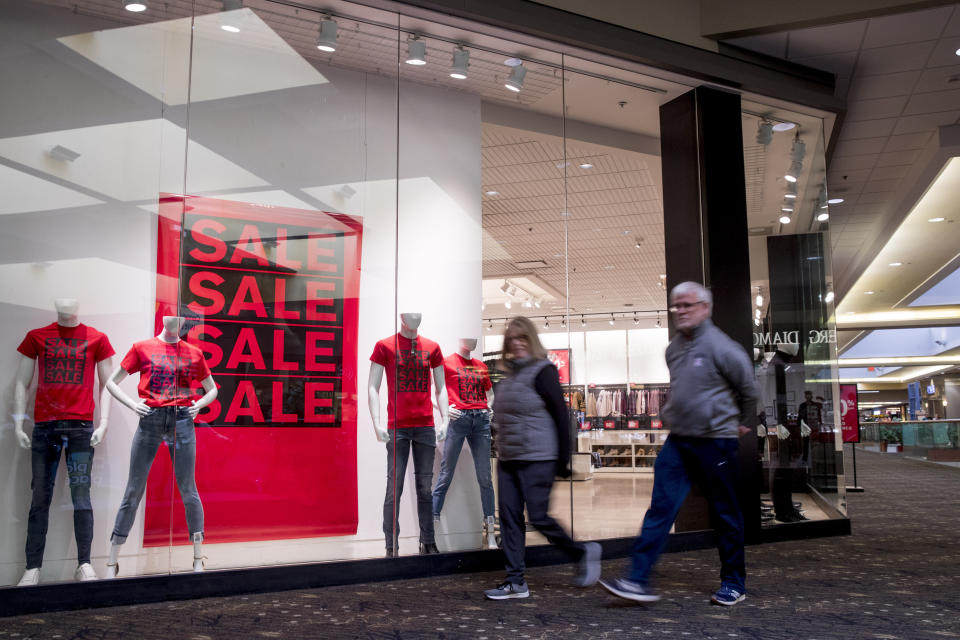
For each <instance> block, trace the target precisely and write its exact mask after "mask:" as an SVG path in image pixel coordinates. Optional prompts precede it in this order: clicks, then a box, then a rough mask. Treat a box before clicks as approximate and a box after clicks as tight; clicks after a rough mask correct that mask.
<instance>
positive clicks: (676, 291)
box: [670, 280, 713, 309]
mask: <svg viewBox="0 0 960 640" xmlns="http://www.w3.org/2000/svg"><path fill="white" fill-rule="evenodd" d="M688 293H692V294H693V295H695V296H696V297H697V301H698V302H706V303H707V306H708V307H710V308H711V309H713V294H712V293H710V289H707V288H706V287H705V286H703V285H702V284H700V283H699V282H693V281H692V280H687V281H686V282H681V283H680V284H678V285H677V286H675V287H674V288H673V289H672V290H671V291H670V300H671V301H672V300H673V299H674V298H676V297H677V296H682V295H686V294H688Z"/></svg>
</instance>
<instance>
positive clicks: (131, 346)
mask: <svg viewBox="0 0 960 640" xmlns="http://www.w3.org/2000/svg"><path fill="white" fill-rule="evenodd" d="M141 5H142V10H139V11H135V10H134V9H135V8H137V9H139V8H141ZM0 24H3V25H4V27H3V32H4V33H5V34H6V37H7V42H8V43H9V44H10V45H11V46H8V47H7V48H5V49H4V52H3V53H0V66H2V68H3V70H4V73H5V74H7V77H8V82H7V84H8V85H9V86H17V87H21V89H20V90H18V91H9V92H4V94H3V95H2V96H0V110H2V113H3V118H0V157H2V159H3V162H2V163H0V181H2V183H3V184H4V185H5V196H6V197H5V198H4V202H3V204H0V213H2V214H3V215H2V216H0V228H2V234H0V242H2V243H3V249H4V250H3V252H2V255H3V257H4V258H3V269H4V270H5V273H4V278H3V281H4V287H3V300H2V302H3V307H2V309H0V313H2V317H3V325H4V326H5V327H6V328H7V331H6V332H5V333H4V335H5V338H4V340H5V341H6V342H5V345H4V347H3V349H2V353H3V354H4V355H2V356H0V359H2V361H3V362H4V363H5V366H4V367H3V371H5V372H7V373H6V374H5V375H4V376H2V377H0V384H2V385H3V389H4V394H3V396H2V397H3V408H4V409H5V415H6V416H8V417H7V419H6V423H5V424H6V426H7V429H6V433H7V437H6V439H5V442H6V444H7V446H5V447H2V448H0V456H2V458H0V460H2V462H3V463H4V466H5V468H7V469H8V470H9V481H8V482H5V483H4V485H3V488H2V491H0V502H2V505H3V513H4V514H5V515H4V517H3V518H2V519H0V585H3V586H11V587H12V586H15V585H21V586H23V587H29V586H33V585H36V584H51V583H57V582H70V581H89V580H94V579H124V578H129V577H134V576H151V575H164V574H171V573H172V574H179V573H200V572H208V571H217V570H226V569H236V568H249V567H264V566H276V565H292V564H302V563H318V562H337V561H344V560H359V559H376V560H378V561H380V560H382V561H385V562H389V561H390V560H389V559H390V558H393V557H396V556H401V555H420V554H423V555H429V554H434V553H453V552H461V551H474V550H496V549H497V548H498V547H499V546H500V545H501V542H502V540H501V538H502V536H501V533H502V531H501V522H500V514H499V505H498V499H499V495H500V493H499V490H500V487H499V479H498V478H499V464H498V463H499V460H498V457H497V434H498V422H497V415H496V413H495V411H494V407H495V406H496V397H497V389H498V384H500V383H501V382H502V380H503V378H504V374H505V371H506V369H505V367H506V362H505V361H506V360H508V359H509V358H506V357H505V354H504V352H503V337H504V333H505V328H506V326H507V324H508V322H509V320H510V319H511V318H513V317H515V316H524V317H526V318H528V319H530V320H531V321H532V322H533V325H534V327H535V328H536V331H537V334H538V340H539V342H540V343H541V344H542V346H543V348H544V351H545V352H546V357H547V358H548V359H549V364H547V365H545V366H548V367H550V368H551V371H552V370H553V369H555V370H556V375H557V379H558V380H559V382H560V385H561V388H562V394H563V397H564V400H565V404H566V418H565V419H566V420H567V422H568V426H569V430H568V435H569V439H570V443H571V449H572V455H571V461H570V471H571V474H570V476H569V477H567V478H563V479H558V480H556V481H555V483H554V484H553V488H552V493H551V502H550V515H551V517H553V518H554V519H555V520H556V521H557V522H558V523H559V524H560V525H561V526H563V527H564V528H565V529H566V530H568V531H569V532H571V533H572V535H573V537H574V538H576V539H579V540H588V539H589V540H596V539H604V538H629V537H632V536H634V535H635V534H636V533H637V531H638V530H639V527H640V524H641V522H642V520H643V515H644V512H645V510H646V508H647V506H648V504H649V500H650V491H651V487H652V478H653V473H652V471H653V468H654V464H655V462H656V458H657V455H658V452H659V451H660V450H661V448H662V447H663V445H664V443H665V441H666V438H667V437H668V436H669V425H668V424H664V422H663V420H662V408H663V406H664V405H665V403H667V402H668V401H669V398H670V388H669V375H668V372H667V370H666V365H665V363H664V360H663V353H664V350H665V348H666V346H667V344H668V342H669V340H670V335H671V334H670V330H669V326H668V325H669V320H668V312H667V308H666V307H667V294H668V291H667V288H666V279H667V274H666V272H665V264H666V263H665V258H664V255H665V245H666V239H665V237H664V224H663V215H664V214H663V197H662V193H663V185H662V178H661V168H660V164H661V153H662V151H661V148H660V140H659V126H660V125H659V115H658V111H659V108H660V107H661V106H662V105H663V104H665V103H667V102H668V101H670V100H672V99H674V98H676V97H678V96H680V95H682V94H684V93H686V92H688V91H689V90H690V89H691V88H692V87H693V86H695V85H696V84H697V82H696V81H694V80H691V79H687V78H682V77H679V76H677V75H676V74H675V73H671V72H666V71H662V70H657V69H653V68H649V67H645V66H641V65H638V64H633V63H626V62H623V61H617V60H612V59H610V60H607V61H606V62H605V63H600V62H598V61H597V59H593V58H589V56H580V55H575V54H574V53H571V51H570V50H568V49H567V48H564V47H560V46H559V45H554V44H552V43H549V42H546V41H543V42H541V41H534V40H532V39H530V38H527V37H522V36H520V35H517V36H516V37H511V36H510V35H509V34H506V33H499V34H498V35H496V36H494V35H491V32H490V30H489V29H481V28H479V26H478V28H477V30H471V29H468V28H466V27H464V26H463V25H458V26H451V25H450V24H447V23H445V22H443V21H439V20H438V21H436V22H432V21H430V20H427V19H424V18H416V19H414V18H412V17H409V16H406V15H403V13H402V12H391V11H386V10H383V9H379V8H372V7H368V6H364V5H362V4H355V3H351V2H345V1H340V0H335V1H333V2H329V3H327V5H325V7H324V8H323V10H320V9H311V8H307V7H304V6H300V5H296V4H295V3H294V4H291V3H288V2H272V1H271V0H258V1H257V2H239V1H238V2H226V1H221V0H203V1H198V2H195V3H160V2H154V1H153V0H145V1H144V2H143V3H139V4H138V3H121V2H114V3H112V4H111V5H110V6H109V7H107V6H106V5H105V3H102V2H95V1H93V0H71V1H70V2H64V1H62V0H29V1H25V2H6V3H2V4H0ZM747 111H750V113H753V112H754V111H756V112H757V113H760V112H762V111H764V110H763V108H762V105H759V106H758V105H752V106H750V108H749V109H747V107H745V114H746V115H745V116H744V117H745V120H744V131H745V139H746V137H748V135H747V130H748V129H749V127H751V126H754V124H751V122H753V121H750V122H748V119H749V118H753V117H754V116H751V115H749V114H747ZM805 118H806V119H804V120H803V124H802V127H803V128H802V132H803V135H802V136H801V138H802V139H803V140H805V141H806V144H807V149H808V156H807V161H808V162H809V161H810V159H811V158H814V157H815V158H819V162H820V165H819V169H816V168H813V169H808V171H809V172H810V175H809V176H805V177H803V178H802V179H801V180H800V181H799V185H800V187H801V189H800V191H798V192H797V193H798V195H800V196H801V197H802V198H803V199H804V202H806V203H807V204H809V205H811V206H812V205H813V204H815V202H816V199H817V193H818V192H817V187H816V186H815V185H816V184H818V183H815V182H814V177H815V176H814V173H815V172H817V171H819V172H820V176H821V178H822V153H823V151H822V145H823V140H822V134H821V133H819V128H818V127H819V120H818V119H817V118H815V117H813V116H805ZM797 121H799V119H797ZM808 132H812V133H808ZM750 135H752V134H750ZM778 135H779V134H778ZM791 135H792V134H791ZM753 153H755V151H754V150H753V149H752V146H745V155H746V156H747V157H748V158H749V157H752V156H751V154H753ZM781 155H782V154H781ZM787 155H789V153H787ZM785 157H786V156H784V157H780V156H778V155H775V154H773V153H772V152H771V153H769V158H768V161H769V166H770V167H774V166H778V165H777V163H778V162H780V161H781V160H783V159H784V158H785ZM770 170H771V171H773V169H772V168H771V169H770ZM777 171H779V169H777ZM808 178H809V180H808ZM753 179H754V178H753V174H748V176H747V181H748V184H750V181H751V180H753ZM817 179H820V178H817ZM758 211H759V209H758ZM751 215H753V214H751ZM758 215H766V213H762V214H760V213H758ZM751 220H752V218H751ZM751 224H752V222H751ZM771 229H772V228H771ZM771 229H768V230H767V231H766V232H765V233H764V234H754V235H751V243H752V244H751V251H752V253H751V268H752V269H753V268H754V267H756V273H755V274H754V275H753V276H752V279H753V285H754V286H757V287H760V288H761V289H762V290H763V292H764V293H763V295H764V296H765V297H766V298H767V299H768V300H769V302H767V303H766V304H764V305H758V308H759V309H760V312H758V313H760V315H759V316H758V318H762V322H763V323H765V324H764V326H763V327H762V328H763V330H764V331H767V332H773V333H774V334H776V333H778V332H779V333H781V334H784V333H789V332H791V331H793V332H796V331H800V330H801V328H800V326H799V325H797V324H796V322H800V320H797V321H795V320H794V319H793V317H792V316H790V315H789V313H788V311H786V310H785V311H783V312H782V314H781V312H780V311H779V309H780V307H775V306H774V305H775V304H779V300H781V299H783V298H784V295H785V294H782V293H780V290H779V289H778V287H781V286H786V285H785V284H783V285H781V283H787V282H788V281H789V282H792V281H791V280H790V278H799V279H800V280H799V281H801V282H802V283H803V287H805V288H803V291H804V294H803V295H804V298H803V299H802V300H801V301H799V302H797V301H793V302H791V304H794V305H795V310H796V313H799V314H800V316H802V318H803V319H802V322H803V323H806V324H804V325H803V331H814V330H816V331H817V332H820V333H817V335H818V336H822V335H827V336H829V335H830V331H831V330H832V325H831V324H830V321H829V316H830V314H831V313H832V305H829V304H827V303H825V305H826V306H824V305H820V304H819V302H818V301H820V300H821V299H822V298H818V296H823V295H824V294H825V293H826V292H828V291H829V281H830V272H829V264H828V262H829V261H828V252H827V251H826V250H825V247H828V246H829V243H828V242H827V241H826V239H825V238H826V235H825V234H826V228H825V227H816V228H812V229H810V230H809V232H807V231H805V232H804V235H803V236H802V237H800V236H796V235H793V234H789V233H787V232H785V231H783V229H784V228H780V231H773V230H771ZM751 233H753V232H752V231H751ZM754 240H756V241H757V242H760V241H764V242H769V244H768V245H764V246H763V247H759V246H758V247H756V248H757V252H756V255H755V256H754V254H753V249H754V244H753V243H754ZM778 242H788V243H790V242H792V243H794V244H792V245H791V246H792V247H794V248H793V249H791V251H794V252H795V253H796V255H797V256H799V257H798V260H800V259H802V262H801V263H800V264H801V266H802V267H803V268H802V269H799V270H798V269H797V268H796V265H792V266H791V265H787V266H785V267H783V269H786V271H784V273H789V274H791V275H789V276H780V275H778V274H779V273H780V272H781V271H780V270H781V266H780V265H779V264H778V263H777V264H775V262H776V261H775V260H774V257H775V256H777V255H782V254H783V251H781V250H780V248H779V245H776V243H778ZM775 245H776V246H775ZM791 255H793V254H791ZM754 258H756V260H754ZM815 259H819V260H820V261H819V262H816V261H815ZM767 261H769V264H768V262H767ZM791 286H793V285H791ZM787 297H789V296H787ZM828 302H829V301H828ZM797 305H799V306H797ZM818 305H819V306H818ZM768 309H769V310H770V312H769V313H768V311H767V310H768ZM778 314H781V315H778ZM808 325H809V326H808ZM760 330H761V328H759V325H758V329H757V331H760ZM804 335H807V334H806V333H805V334H804ZM809 335H813V334H812V333H810V334H809ZM760 341H761V342H762V343H763V347H762V348H760V349H759V353H760V355H758V356H757V358H756V362H757V367H758V376H761V377H762V376H763V375H766V374H765V366H766V367H770V366H772V367H774V373H773V374H772V377H771V380H772V381H773V382H771V385H770V388H771V389H772V392H771V393H772V395H771V399H770V400H769V402H766V401H765V410H769V411H766V412H765V419H766V420H767V429H768V432H767V434H766V435H764V434H760V432H758V440H763V441H764V442H767V441H769V442H770V443H771V446H775V447H776V451H777V453H775V454H774V453H772V452H771V449H770V447H769V446H768V447H766V448H764V450H763V453H761V457H760V458H758V463H759V461H761V459H762V464H763V465H764V469H765V470H766V471H765V473H766V474H767V475H768V476H770V478H771V479H772V481H773V482H774V484H775V485H776V484H777V482H779V481H780V480H779V479H780V478H781V476H782V475H783V471H782V470H783V469H788V468H789V469H791V474H793V480H791V482H792V486H793V487H794V491H793V496H794V499H796V497H797V496H798V495H800V496H801V502H802V504H803V505H804V507H806V511H807V514H808V517H810V514H811V513H812V512H813V511H814V510H813V509H812V508H811V507H810V506H809V505H812V504H813V503H814V502H813V501H814V499H813V498H812V497H810V496H812V492H813V491H816V492H817V493H818V495H821V496H827V497H825V498H824V499H823V500H822V501H817V502H816V504H818V505H820V507H819V508H820V509H821V511H822V514H823V517H833V515H832V513H827V511H828V507H829V506H830V505H831V504H832V505H833V506H834V507H836V508H839V506H838V504H839V502H838V501H842V492H841V493H833V494H830V492H831V491H835V490H836V489H837V488H838V487H840V488H841V489H842V484H843V483H842V470H840V469H837V468H836V467H835V466H833V467H831V466H830V465H831V464H834V465H835V463H834V462H832V461H833V460H836V459H837V458H836V456H835V455H834V454H835V453H836V450H837V449H836V441H835V440H834V439H833V436H832V435H831V434H832V433H833V431H831V427H830V425H832V424H833V416H834V415H836V411H835V408H834V405H835V404H836V398H837V394H836V392H835V390H834V389H835V385H832V383H831V382H830V381H829V380H830V379H832V378H835V377H836V376H835V375H833V376H832V374H831V373H830V372H831V371H833V368H831V367H832V365H831V364H830V363H831V362H835V360H836V354H835V346H833V345H832V343H830V342H829V340H827V341H826V342H824V341H823V340H819V339H818V341H814V340H813V339H810V340H806V341H800V343H799V347H798V350H796V351H793V353H790V350H791V349H792V347H788V346H786V345H787V343H786V342H784V341H783V340H781V341H776V340H774V341H769V340H767V339H766V338H761V340H760ZM775 347H776V348H777V349H778V350H777V351H774V348H775ZM780 347H783V349H786V351H785V352H784V353H788V354H789V356H790V357H791V358H793V360H791V361H790V363H789V364H791V365H792V366H793V367H794V368H793V369H791V371H790V372H789V373H786V372H785V373H784V376H780V374H779V373H777V371H778V370H777V369H776V367H777V366H778V362H779V361H774V359H773V358H768V357H766V355H764V354H768V353H779V352H780V351H779V348H780ZM801 359H802V363H803V366H804V367H805V368H803V370H802V372H800V370H798V369H796V366H797V364H799V363H800V362H801ZM771 362H773V364H772V365H771V364H770V363H771ZM784 363H785V365H784V367H786V363H787V361H786V360H784ZM824 363H826V364H824ZM778 376H780V377H783V380H782V381H781V380H780V377H778ZM781 382H783V384H781ZM781 387H782V388H781ZM807 390H809V391H810V392H811V393H812V397H813V400H806V404H804V400H805V398H804V392H805V391H807ZM781 407H782V411H781ZM781 423H782V426H783V428H784V429H785V430H786V431H787V432H788V433H789V434H790V436H789V438H787V439H786V440H785V441H784V440H782V439H779V438H778V437H777V433H779V432H778V431H777V428H778V427H777V425H779V424H781ZM804 424H805V425H806V426H807V427H808V428H809V429H810V434H808V435H804V433H805V432H804V428H803V425H804ZM798 429H799V431H798ZM795 431H796V432H797V433H799V434H800V435H799V436H797V437H794V435H795V434H794V432H795ZM775 432H776V433H775ZM770 434H773V437H771V435H770ZM796 442H800V443H801V444H802V447H803V448H802V453H800V454H799V457H798V456H795V455H794V454H793V453H789V455H788V458H789V464H787V463H781V462H780V460H781V457H782V456H781V457H777V456H780V455H781V453H782V452H785V451H789V452H792V451H793V450H792V449H789V447H790V446H792V444H791V443H794V444H795V443H796ZM808 442H809V444H807V443H808ZM801 463H802V464H801ZM801 467H802V469H803V472H802V473H801V472H800V471H794V470H796V469H800V468H801ZM801 476H802V478H803V483H801V481H800V478H801ZM800 484H803V486H802V487H801V488H799V489H797V488H796V487H797V486H799V485H800ZM777 486H782V484H781V485H777ZM757 489H758V491H760V492H763V493H764V495H765V496H766V495H767V493H768V492H769V487H758V488H757ZM828 494H830V495H833V498H830V497H829V495H828ZM764 500H766V498H764ZM817 500H819V499H817ZM831 500H832V502H831ZM821 503H822V504H821ZM758 517H759V516H758ZM817 517H819V516H817ZM526 540H527V544H530V545H533V544H541V543H543V542H544V541H545V540H544V538H543V537H542V536H541V535H540V534H538V533H536V532H534V531H530V532H528V533H527V534H526Z"/></svg>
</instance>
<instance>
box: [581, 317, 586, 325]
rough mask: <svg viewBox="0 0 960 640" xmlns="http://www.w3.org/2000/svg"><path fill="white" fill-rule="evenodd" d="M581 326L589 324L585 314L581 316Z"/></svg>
mask: <svg viewBox="0 0 960 640" xmlns="http://www.w3.org/2000/svg"><path fill="white" fill-rule="evenodd" d="M580 326H581V327H585V326H587V321H586V320H584V318H583V316H580Z"/></svg>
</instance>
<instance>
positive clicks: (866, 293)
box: [863, 291, 876, 296]
mask: <svg viewBox="0 0 960 640" xmlns="http://www.w3.org/2000/svg"><path fill="white" fill-rule="evenodd" d="M863 293H864V295H868V296H872V295H873V294H875V293H876V291H864V292H863Z"/></svg>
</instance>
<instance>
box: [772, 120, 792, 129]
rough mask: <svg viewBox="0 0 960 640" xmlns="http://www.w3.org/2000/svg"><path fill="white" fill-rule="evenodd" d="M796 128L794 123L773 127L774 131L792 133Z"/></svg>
mask: <svg viewBox="0 0 960 640" xmlns="http://www.w3.org/2000/svg"><path fill="white" fill-rule="evenodd" d="M795 126H797V125H796V124H794V123H792V122H778V123H777V124H775V125H773V130H774V131H790V129H793V128H794V127H795Z"/></svg>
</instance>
